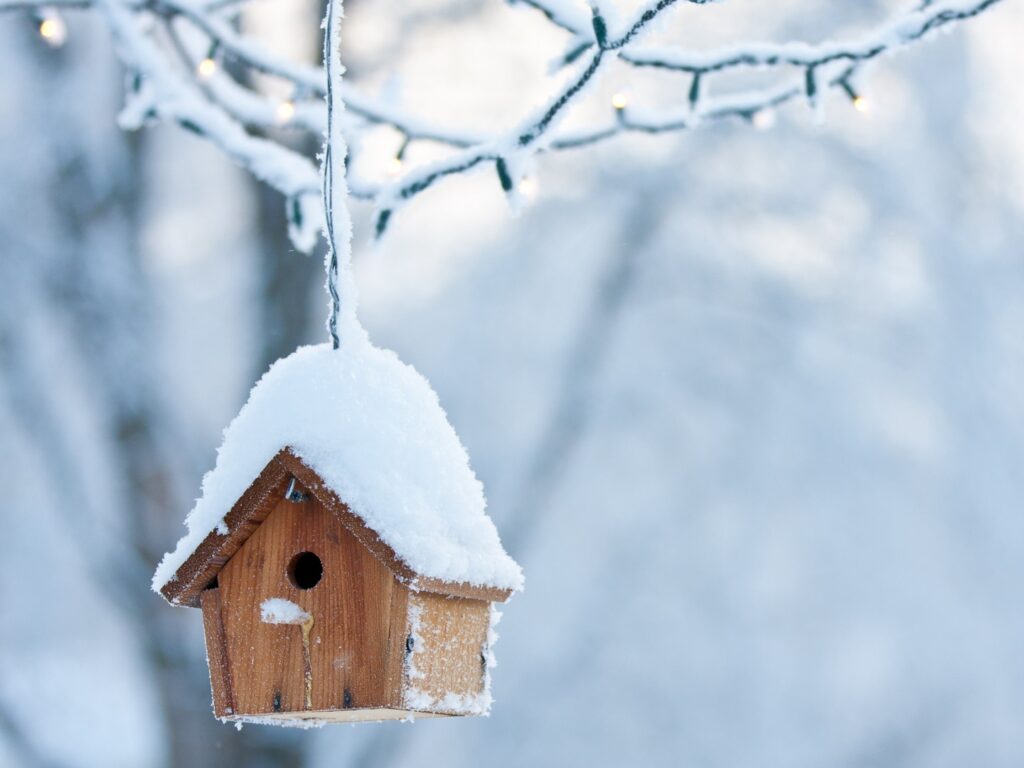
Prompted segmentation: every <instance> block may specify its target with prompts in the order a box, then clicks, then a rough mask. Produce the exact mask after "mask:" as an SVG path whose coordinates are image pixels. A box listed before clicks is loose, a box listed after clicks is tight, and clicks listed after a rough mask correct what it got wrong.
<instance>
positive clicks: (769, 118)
mask: <svg viewBox="0 0 1024 768" xmlns="http://www.w3.org/2000/svg"><path fill="white" fill-rule="evenodd" d="M750 120H751V122H752V123H753V124H754V127H755V128H757V130H759V131H767V130H768V129H769V128H771V127H772V126H773V125H775V110H774V109H769V108H767V107H766V108H764V109H759V110H757V112H755V113H754V116H753V117H752V118H750Z"/></svg>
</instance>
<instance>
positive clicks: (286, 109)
mask: <svg viewBox="0 0 1024 768" xmlns="http://www.w3.org/2000/svg"><path fill="white" fill-rule="evenodd" d="M274 114H275V116H276V117H277V122H278V123H281V124H282V125H283V124H284V123H288V122H291V119H292V118H293V117H295V102H294V101H292V100H291V99H285V100H284V101H282V102H281V103H280V104H278V105H277V110H276V111H275V113H274Z"/></svg>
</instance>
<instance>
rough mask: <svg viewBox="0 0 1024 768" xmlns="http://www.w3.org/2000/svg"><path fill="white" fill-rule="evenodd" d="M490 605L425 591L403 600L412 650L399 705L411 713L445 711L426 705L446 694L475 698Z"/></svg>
mask: <svg viewBox="0 0 1024 768" xmlns="http://www.w3.org/2000/svg"><path fill="white" fill-rule="evenodd" d="M490 617H491V614H490V603H489V602H487V601H486V600H472V599H469V598H464V597H448V596H446V595H437V594H433V593H430V592H417V593H412V594H410V596H409V633H410V635H411V636H412V637H413V642H412V643H411V645H412V648H411V651H410V652H409V654H408V660H407V664H406V691H405V694H406V695H405V701H404V704H405V705H406V706H407V707H409V708H412V709H423V708H426V709H429V710H430V711H438V712H450V711H451V710H449V709H448V708H446V707H438V706H436V705H435V706H426V705H425V703H424V702H425V701H426V700H427V699H429V700H433V701H434V702H439V701H441V700H442V699H444V698H445V697H446V696H447V695H448V694H455V695H456V696H459V697H475V696H477V695H479V694H480V693H482V692H483V689H484V672H485V662H484V656H483V653H484V649H485V646H486V643H487V630H488V627H489V626H490Z"/></svg>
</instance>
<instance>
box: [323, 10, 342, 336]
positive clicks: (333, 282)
mask: <svg viewBox="0 0 1024 768" xmlns="http://www.w3.org/2000/svg"><path fill="white" fill-rule="evenodd" d="M339 3H340V0H328V2H327V18H326V20H325V23H326V27H327V28H326V30H325V32H324V67H325V68H326V71H327V138H326V140H325V141H324V159H323V177H324V218H325V220H326V222H327V249H328V252H329V253H328V258H327V291H328V293H330V294H331V313H330V316H329V317H328V319H327V329H328V331H329V332H330V334H331V344H332V345H333V347H334V348H335V349H337V348H338V347H339V346H341V339H340V338H339V337H338V315H340V314H341V296H340V295H339V293H338V243H337V240H336V239H335V235H334V204H333V200H334V162H333V158H332V156H331V145H332V143H333V142H332V139H333V138H334V120H335V115H334V77H335V72H334V67H335V66H336V65H337V61H336V59H335V55H334V51H335V50H337V49H336V47H335V40H334V35H335V32H336V29H337V25H336V24H335V22H334V14H335V11H336V6H337V5H338V4H339Z"/></svg>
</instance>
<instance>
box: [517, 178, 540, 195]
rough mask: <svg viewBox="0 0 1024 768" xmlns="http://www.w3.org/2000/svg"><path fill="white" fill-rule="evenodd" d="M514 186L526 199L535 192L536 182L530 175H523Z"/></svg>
mask: <svg viewBox="0 0 1024 768" xmlns="http://www.w3.org/2000/svg"><path fill="white" fill-rule="evenodd" d="M516 188H517V189H518V190H519V194H520V195H522V196H523V197H525V198H526V199H527V200H531V199H533V198H534V197H535V196H536V194H537V182H536V180H535V179H533V178H532V177H531V176H523V178H521V179H520V180H519V184H518V185H517V186H516Z"/></svg>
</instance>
